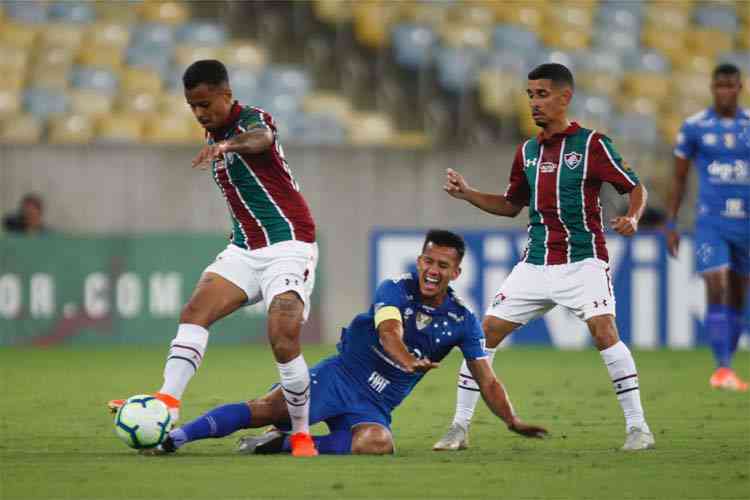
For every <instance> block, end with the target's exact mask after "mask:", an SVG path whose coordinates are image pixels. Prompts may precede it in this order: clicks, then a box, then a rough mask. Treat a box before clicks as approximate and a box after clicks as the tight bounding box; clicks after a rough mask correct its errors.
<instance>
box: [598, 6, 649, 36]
mask: <svg viewBox="0 0 750 500" xmlns="http://www.w3.org/2000/svg"><path fill="white" fill-rule="evenodd" d="M641 6H642V3H641V2H607V3H603V4H602V5H601V7H600V8H599V10H598V11H597V13H596V14H597V23H598V25H599V29H603V30H604V31H635V32H638V31H640V30H641V22H642V20H641V16H642V12H641Z"/></svg>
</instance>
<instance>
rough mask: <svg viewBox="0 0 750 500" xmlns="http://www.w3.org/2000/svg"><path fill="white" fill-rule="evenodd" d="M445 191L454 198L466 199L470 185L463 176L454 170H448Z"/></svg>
mask: <svg viewBox="0 0 750 500" xmlns="http://www.w3.org/2000/svg"><path fill="white" fill-rule="evenodd" d="M443 189H444V190H445V192H446V193H448V194H449V195H451V196H453V197H454V198H458V199H464V198H465V197H466V194H467V193H468V191H469V185H468V184H467V183H466V180H465V179H464V176H463V175H461V174H459V173H458V172H456V171H455V170H453V169H452V168H448V169H446V170H445V185H444V186H443Z"/></svg>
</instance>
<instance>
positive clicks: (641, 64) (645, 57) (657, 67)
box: [623, 50, 670, 74]
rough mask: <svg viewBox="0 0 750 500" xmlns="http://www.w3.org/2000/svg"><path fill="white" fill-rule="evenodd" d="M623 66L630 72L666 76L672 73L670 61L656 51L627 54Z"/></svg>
mask: <svg viewBox="0 0 750 500" xmlns="http://www.w3.org/2000/svg"><path fill="white" fill-rule="evenodd" d="M623 65H624V67H625V68H626V69H627V70H628V71H630V72H639V73H658V74H665V73H668V72H669V71H670V63H669V60H667V58H666V57H664V56H663V55H662V54H661V53H660V52H658V51H655V50H645V51H642V52H637V53H636V52H634V53H630V54H626V55H625V56H624V57H623Z"/></svg>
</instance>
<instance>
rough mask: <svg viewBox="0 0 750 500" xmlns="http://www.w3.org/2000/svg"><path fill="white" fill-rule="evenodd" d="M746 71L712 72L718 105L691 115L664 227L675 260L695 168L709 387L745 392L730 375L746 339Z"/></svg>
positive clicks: (749, 152)
mask: <svg viewBox="0 0 750 500" xmlns="http://www.w3.org/2000/svg"><path fill="white" fill-rule="evenodd" d="M741 90H742V79H741V75H740V70H739V68H738V67H737V66H734V65H733V64H722V65H720V66H718V67H716V69H715V70H714V72H713V77H712V82H711V93H712V94H713V100H714V105H713V107H711V108H708V109H705V110H703V111H701V112H700V113H696V114H695V115H693V116H691V117H690V118H688V119H687V120H685V123H684V124H683V125H682V128H681V129H680V133H679V135H678V136H677V145H676V146H675V149H674V157H675V160H674V161H675V163H674V178H675V182H674V189H673V191H672V193H671V195H670V197H669V204H668V207H667V210H668V214H667V217H668V221H667V224H666V227H665V229H666V236H667V246H668V248H669V253H670V254H671V255H672V256H673V257H677V253H678V250H679V244H680V236H679V233H677V231H676V225H677V214H678V212H679V211H680V205H681V204H682V198H683V196H684V194H685V188H686V182H687V177H688V173H689V171H690V162H691V161H692V162H693V163H694V164H695V168H696V171H697V172H698V199H697V207H696V214H697V215H696V221H695V253H696V268H697V270H698V272H699V273H701V274H702V275H703V281H704V282H705V284H706V302H707V303H708V311H707V312H706V323H705V325H706V330H707V333H708V337H709V339H710V341H711V347H712V349H713V353H714V358H715V360H716V370H715V371H714V373H713V374H712V375H711V378H710V380H709V383H710V385H711V387H714V388H717V389H726V390H731V391H747V390H748V383H747V382H745V381H743V380H741V379H740V378H739V377H738V376H737V374H736V373H735V372H734V370H732V357H733V356H734V353H735V352H736V350H737V344H738V342H739V339H740V335H741V334H742V329H743V323H744V319H745V311H744V309H745V304H746V298H747V283H748V279H749V278H750V110H747V109H743V108H741V107H740V106H739V104H738V101H739V95H740V91H741Z"/></svg>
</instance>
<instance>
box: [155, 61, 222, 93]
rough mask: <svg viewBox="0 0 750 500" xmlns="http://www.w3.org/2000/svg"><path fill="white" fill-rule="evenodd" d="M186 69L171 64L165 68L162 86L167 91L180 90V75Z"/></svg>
mask: <svg viewBox="0 0 750 500" xmlns="http://www.w3.org/2000/svg"><path fill="white" fill-rule="evenodd" d="M186 69H187V68H183V67H181V66H172V67H170V68H169V70H167V73H166V76H165V77H164V88H165V89H166V90H167V92H182V90H183V89H182V75H183V73H185V70H186ZM230 77H231V75H230Z"/></svg>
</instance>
